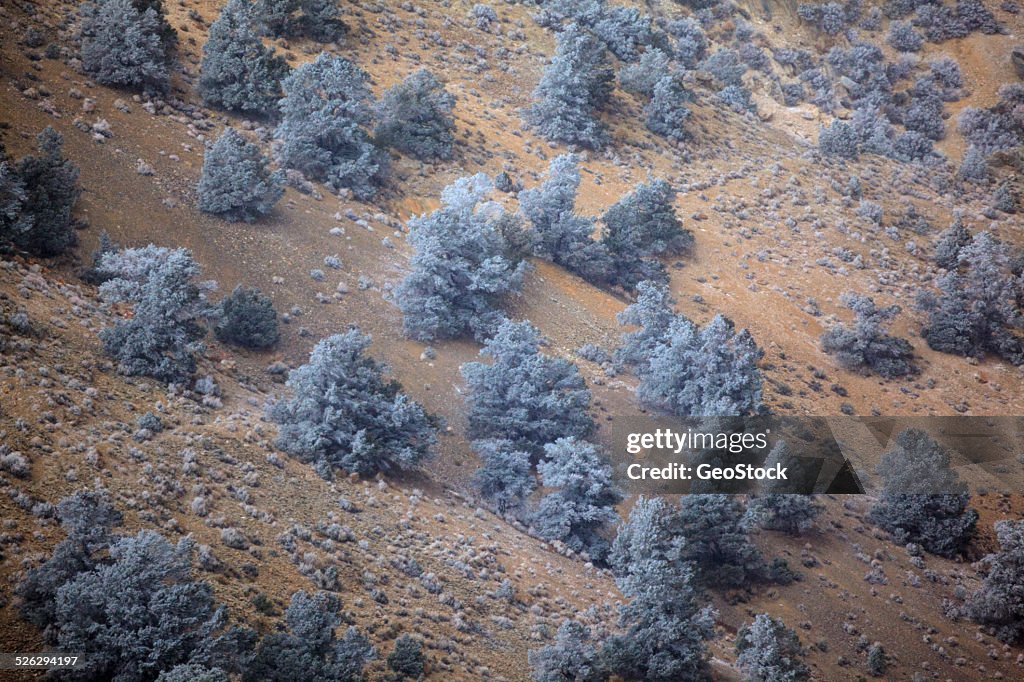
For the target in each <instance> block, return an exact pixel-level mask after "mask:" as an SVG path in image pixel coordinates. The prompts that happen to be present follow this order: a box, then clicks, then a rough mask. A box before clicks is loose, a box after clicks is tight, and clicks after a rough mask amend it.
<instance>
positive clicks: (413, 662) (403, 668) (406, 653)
mask: <svg viewBox="0 0 1024 682" xmlns="http://www.w3.org/2000/svg"><path fill="white" fill-rule="evenodd" d="M388 668H390V669H391V671H392V672H393V673H395V674H396V675H398V676H399V679H408V680H417V679H420V677H421V676H422V675H423V672H424V670H425V668H426V665H425V661H424V657H423V643H422V642H420V640H418V639H415V638H414V637H411V636H409V635H402V636H401V637H399V638H398V639H396V640H395V648H394V650H393V651H392V652H391V653H390V654H389V655H388Z"/></svg>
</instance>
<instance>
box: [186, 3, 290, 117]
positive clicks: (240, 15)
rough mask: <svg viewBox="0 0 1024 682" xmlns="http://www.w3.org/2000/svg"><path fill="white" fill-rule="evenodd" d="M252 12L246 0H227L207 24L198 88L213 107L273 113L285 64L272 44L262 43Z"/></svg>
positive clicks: (285, 69) (286, 69) (279, 95)
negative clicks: (253, 24) (206, 36)
mask: <svg viewBox="0 0 1024 682" xmlns="http://www.w3.org/2000/svg"><path fill="white" fill-rule="evenodd" d="M251 12H252V7H251V5H250V4H249V2H248V0H230V2H228V4H227V5H226V6H225V7H224V9H223V11H222V12H221V14H220V17H219V18H218V19H217V21H215V22H213V24H212V25H211V26H210V37H209V38H208V39H207V41H206V44H205V45H204V46H203V62H202V65H201V67H200V71H199V86H198V91H199V94H200V96H202V98H203V102H205V103H206V104H207V105H209V106H212V107H220V108H221V109H228V110H232V111H242V112H246V113H255V114H268V113H271V112H275V113H276V110H277V101H278V99H280V97H281V79H282V78H284V77H285V75H286V74H287V73H288V64H287V62H285V60H284V59H283V58H281V57H279V56H277V55H276V54H274V49H273V48H268V47H264V45H263V41H261V40H260V38H259V36H257V35H256V32H255V31H254V30H253V26H252V23H253V18H252V14H251Z"/></svg>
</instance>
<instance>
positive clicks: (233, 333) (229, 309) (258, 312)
mask: <svg viewBox="0 0 1024 682" xmlns="http://www.w3.org/2000/svg"><path fill="white" fill-rule="evenodd" d="M215 317H216V324H214V327H213V331H214V334H216V335H217V338H218V339H220V340H221V341H223V342H224V343H230V344H234V345H236V346H242V347H243V348H254V349H259V350H262V349H265V348H270V347H271V346H273V345H274V344H276V343H277V340H278V339H279V338H280V331H279V329H278V322H277V311H275V310H274V304H273V302H272V301H271V300H270V297H269V296H267V295H266V294H264V293H262V292H261V291H260V290H259V289H249V288H246V287H243V286H241V285H239V286H237V287H235V288H234V290H233V291H232V292H231V294H230V295H229V296H227V297H225V298H224V300H223V301H221V302H220V305H219V306H218V307H217V311H216V316H215Z"/></svg>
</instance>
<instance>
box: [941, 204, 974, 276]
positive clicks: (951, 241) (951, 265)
mask: <svg viewBox="0 0 1024 682" xmlns="http://www.w3.org/2000/svg"><path fill="white" fill-rule="evenodd" d="M970 243H971V232H970V230H968V229H967V226H966V225H964V222H963V220H962V219H961V217H960V216H959V215H957V216H956V218H955V219H954V220H953V224H952V225H950V226H949V227H948V228H946V229H945V230H943V231H942V234H940V235H939V239H938V241H937V242H936V243H935V255H934V260H935V264H936V265H938V266H939V267H940V268H943V269H945V270H955V269H956V268H957V267H958V266H959V264H960V252H961V251H962V250H963V248H964V247H965V246H967V245H968V244H970Z"/></svg>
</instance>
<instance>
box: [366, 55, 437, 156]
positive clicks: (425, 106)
mask: <svg viewBox="0 0 1024 682" xmlns="http://www.w3.org/2000/svg"><path fill="white" fill-rule="evenodd" d="M454 106H455V97H453V96H452V95H451V94H450V93H449V92H448V91H447V90H445V88H444V85H443V84H442V83H441V82H440V81H439V80H437V78H436V77H435V76H434V74H432V73H430V72H429V71H427V70H426V69H421V70H419V71H417V72H416V73H414V74H413V75H411V76H409V77H408V78H406V79H405V80H404V81H402V82H401V83H399V84H398V85H396V86H394V87H393V88H390V89H389V90H388V91H387V92H385V93H384V96H383V97H382V98H381V100H380V102H378V103H377V128H376V130H375V131H374V136H375V137H376V139H377V141H378V142H380V143H381V144H385V145H388V146H390V147H394V148H395V149H397V150H398V151H400V152H404V153H406V154H409V155H410V156H412V157H414V158H417V159H421V160H425V159H450V158H451V157H452V145H453V144H454V143H455V136H454V135H453V134H452V130H454V128H455V121H454V119H452V108H453V107H454Z"/></svg>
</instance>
